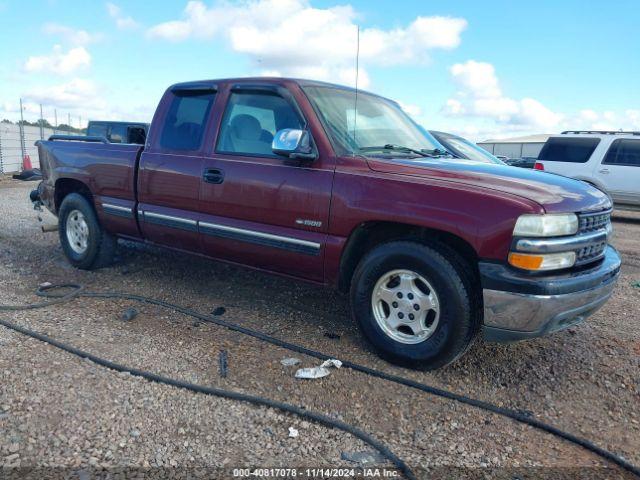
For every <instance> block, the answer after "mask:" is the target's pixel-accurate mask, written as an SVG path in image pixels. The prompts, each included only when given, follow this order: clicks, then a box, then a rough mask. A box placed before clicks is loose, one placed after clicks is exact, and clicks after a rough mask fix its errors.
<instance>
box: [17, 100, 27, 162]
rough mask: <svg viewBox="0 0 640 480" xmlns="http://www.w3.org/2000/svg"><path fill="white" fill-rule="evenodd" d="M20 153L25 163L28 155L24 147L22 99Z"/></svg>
mask: <svg viewBox="0 0 640 480" xmlns="http://www.w3.org/2000/svg"><path fill="white" fill-rule="evenodd" d="M19 130H20V151H21V153H22V160H23V161H24V157H25V155H26V152H25V145H24V115H23V113H22V98H21V99H20V128H19Z"/></svg>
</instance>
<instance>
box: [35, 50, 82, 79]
mask: <svg viewBox="0 0 640 480" xmlns="http://www.w3.org/2000/svg"><path fill="white" fill-rule="evenodd" d="M90 65H91V55H90V54H89V52H88V51H87V50H86V49H85V48H84V47H75V48H71V49H70V50H68V51H66V52H65V51H63V49H62V47H61V46H60V45H54V46H53V51H52V52H51V54H49V55H41V56H32V57H29V58H28V59H27V61H26V62H25V64H24V69H25V71H27V72H29V73H35V72H45V73H55V74H57V75H68V74H70V73H73V72H75V71H76V70H79V69H82V68H86V67H89V66H90Z"/></svg>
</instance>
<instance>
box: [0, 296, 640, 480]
mask: <svg viewBox="0 0 640 480" xmlns="http://www.w3.org/2000/svg"><path fill="white" fill-rule="evenodd" d="M62 287H65V288H73V289H74V290H73V291H72V292H71V293H67V294H61V293H54V292H52V291H51V290H54V289H59V288H62ZM36 294H37V295H39V296H41V297H46V298H50V299H51V300H50V303H48V302H41V303H39V304H31V305H25V306H24V307H20V306H12V307H9V308H6V307H2V306H0V311H2V310H5V309H10V310H21V309H25V310H26V309H31V308H43V307H47V306H49V305H55V304H59V303H63V302H68V301H71V300H73V299H74V298H78V297H88V298H118V299H124V300H133V301H137V302H142V303H147V304H151V305H156V306H160V307H164V308H168V309H171V310H174V311H176V312H179V313H182V314H183V315H187V316H190V317H194V318H197V319H199V320H201V321H203V322H208V323H213V324H215V325H219V326H222V327H225V328H228V329H229V330H232V331H235V332H239V333H242V334H245V335H248V336H251V337H253V338H257V339H259V340H262V341H265V342H268V343H271V344H272V345H276V346H278V347H282V348H285V349H287V350H290V351H293V352H297V353H301V354H304V355H308V356H310V357H315V358H318V359H320V360H328V359H330V358H334V357H332V356H330V355H327V354H324V353H322V352H318V351H315V350H311V349H309V348H306V347H303V346H301V345H297V344H294V343H289V342H286V341H284V340H280V339H278V338H275V337H272V336H270V335H267V334H264V333H262V332H259V331H256V330H252V329H250V328H246V327H243V326H241V325H237V324H235V323H230V322H226V321H224V320H222V319H220V318H218V317H213V316H209V315H205V314H202V313H199V312H197V311H195V310H192V309H189V308H186V307H182V306H180V305H175V304H172V303H169V302H165V301H163V300H157V299H154V298H150V297H145V296H142V295H135V294H129V293H119V292H87V291H84V290H83V287H82V286H81V285H76V284H65V285H59V286H57V285H51V286H47V287H41V288H39V289H38V290H37V292H36ZM342 366H343V367H346V368H350V369H352V370H355V371H358V372H362V373H365V374H367V375H370V376H372V377H375V378H380V379H382V380H387V381H389V382H393V383H397V384H400V385H404V386H407V387H410V388H414V389H416V390H420V391H422V392H425V393H429V394H432V395H436V396H438V397H442V398H446V399H449V400H454V401H456V402H460V403H463V404H465V405H470V406H472V407H476V408H480V409H482V410H485V411H488V412H491V413H495V414H497V415H501V416H503V417H507V418H510V419H512V420H515V421H517V422H520V423H523V424H526V425H529V426H531V427H533V428H537V429H538V430H542V431H544V432H547V433H550V434H552V435H555V436H556V437H558V438H562V439H563V440H566V441H568V442H570V443H573V444H575V445H578V446H580V447H582V448H584V449H586V450H588V451H589V452H591V453H594V454H596V455H598V456H599V457H601V458H603V459H605V460H607V461H609V462H611V463H614V464H616V465H618V466H619V467H621V468H622V469H624V470H626V471H628V472H630V473H633V474H634V475H636V476H637V477H639V478H640V467H637V466H635V465H633V464H632V463H630V462H628V461H627V460H625V459H624V458H622V457H621V456H619V455H616V454H615V453H613V452H610V451H608V450H605V449H604V448H601V447H599V446H597V445H595V444H594V443H593V442H591V441H589V440H586V439H584V438H581V437H578V436H576V435H573V434H571V433H568V432H565V431H564V430H561V429H559V428H557V427H555V426H553V425H550V424H548V423H545V422H542V421H540V420H537V419H535V418H531V417H529V416H527V415H523V414H522V413H520V412H517V411H515V410H511V409H508V408H502V407H499V406H497V405H494V404H492V403H489V402H485V401H483V400H478V399H474V398H470V397H467V396H465V395H462V394H459V393H455V392H450V391H448V390H443V389H440V388H437V387H433V386H431V385H426V384H424V383H420V382H416V381H414V380H411V379H409V378H405V377H401V376H398V375H393V374H390V373H386V372H383V371H380V370H375V369H373V368H370V367H367V366H365V365H360V364H358V363H353V362H350V361H348V360H343V361H342Z"/></svg>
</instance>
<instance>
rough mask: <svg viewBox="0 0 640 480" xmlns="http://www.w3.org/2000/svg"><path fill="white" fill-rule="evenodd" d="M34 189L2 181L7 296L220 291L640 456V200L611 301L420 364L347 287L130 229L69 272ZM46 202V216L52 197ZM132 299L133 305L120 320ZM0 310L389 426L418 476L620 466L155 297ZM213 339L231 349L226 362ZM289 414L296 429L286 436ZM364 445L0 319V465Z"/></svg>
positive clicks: (233, 304) (136, 357) (331, 461)
mask: <svg viewBox="0 0 640 480" xmlns="http://www.w3.org/2000/svg"><path fill="white" fill-rule="evenodd" d="M34 187H35V183H31V182H17V181H12V180H6V179H4V180H2V181H0V294H1V300H0V303H2V304H22V303H29V302H34V301H36V298H37V297H35V296H34V290H35V289H36V288H37V286H38V285H39V284H41V283H43V282H51V283H68V282H76V283H82V284H83V285H85V286H86V288H87V289H88V290H92V291H126V292H131V293H137V294H141V295H148V296H152V297H154V298H158V299H163V300H166V301H169V302H172V303H177V304H180V305H185V306H188V307H190V308H193V309H195V310H198V311H200V312H204V313H209V312H213V311H214V310H216V309H218V312H217V313H220V312H221V309H220V308H219V307H224V313H223V318H224V319H225V320H227V321H230V322H234V323H238V324H241V325H243V326H247V327H250V328H253V329H256V330H260V331H262V332H266V333H268V334H271V335H273V336H275V337H279V338H282V339H285V340H287V341H290V342H294V343H298V344H301V345H304V346H308V347H310V348H313V349H316V350H321V351H324V352H327V353H330V354H332V355H334V356H335V357H336V358H340V359H349V360H352V361H355V362H359V363H362V364H366V365H369V366H371V367H374V368H377V369H381V370H384V371H386V372H390V373H393V374H397V375H402V376H406V377H410V378H413V379H415V380H418V381H420V382H424V383H427V384H430V385H434V386H437V387H440V388H444V389H448V390H452V391H455V392H457V393H462V394H465V395H468V396H470V397H474V398H478V399H482V400H487V401H490V402H493V403H496V404H498V405H501V406H505V407H509V408H513V409H519V410H521V411H522V412H525V413H527V414H530V415H533V416H535V418H538V419H540V420H544V421H546V422H549V423H552V424H554V425H556V426H558V427H560V428H562V429H564V430H567V431H569V432H571V433H573V434H576V435H579V436H582V437H585V438H588V439H591V440H592V441H594V442H595V443H596V444H598V445H599V446H601V447H604V448H606V449H609V450H611V451H613V452H615V453H617V454H619V455H622V456H624V457H625V458H626V459H628V460H629V461H631V462H632V463H634V464H636V465H640V408H639V407H640V381H639V377H640V286H638V282H640V214H638V213H617V212H616V214H615V222H614V239H613V244H614V245H615V246H616V247H617V248H618V249H619V250H620V252H621V253H622V256H623V272H622V275H621V278H620V281H619V284H618V286H617V288H616V290H615V292H614V295H613V297H612V298H611V300H610V301H609V302H608V303H607V304H606V305H605V306H604V307H603V308H602V310H600V311H599V312H598V313H597V314H596V315H594V316H593V317H591V318H590V319H589V320H588V321H587V322H586V323H584V324H582V325H579V326H576V327H574V328H571V329H569V330H566V331H563V332H559V333H557V334H554V335H552V336H549V337H546V338H541V339H536V340H532V341H528V342H523V343H518V344H509V345H496V344H488V343H484V342H483V341H481V340H480V341H477V342H476V343H475V344H474V346H473V347H472V348H471V350H470V351H469V352H468V353H467V354H466V355H465V356H464V357H463V358H462V359H461V360H459V361H458V362H456V363H455V364H453V365H451V366H449V367H447V368H444V369H441V370H438V371H436V372H417V371H411V370H407V369H403V368H399V367H394V366H392V365H389V364H387V363H386V362H384V361H382V360H380V359H379V358H378V357H376V356H375V355H374V354H373V353H371V351H370V350H369V348H368V346H367V345H366V343H365V342H364V340H363V338H362V337H361V336H360V334H359V333H358V330H357V328H356V327H355V325H354V324H353V323H352V321H351V319H350V317H349V314H348V305H347V299H346V298H345V297H343V296H340V295H338V294H336V293H333V292H331V291H329V290H325V289H321V288H318V287H316V286H311V285H306V284H302V283H296V282H294V281H291V280H287V279H283V278H279V277H273V276H269V275H266V274H262V273H257V272H255V271H251V270H247V269H243V268H238V267H233V266H229V265H224V264H221V263H216V262H213V261H208V260H205V259H202V258H199V257H194V256H190V255H186V254H181V253H176V252H170V251H166V250H160V249H157V248H152V247H148V246H145V245H140V244H134V243H128V242H127V243H122V242H121V243H120V245H119V249H118V258H117V261H116V263H115V264H114V265H113V266H112V267H110V268H106V269H102V270H98V271H93V272H86V271H80V270H76V269H74V268H72V267H71V266H69V265H68V264H67V262H66V261H65V259H64V256H63V254H62V250H61V248H60V246H59V242H58V238H57V234H56V233H47V234H44V233H41V232H40V229H39V225H40V224H39V222H38V220H37V217H36V212H34V211H33V210H32V207H31V204H30V202H29V201H28V193H29V191H30V189H32V188H34ZM42 217H43V219H44V223H51V222H54V221H55V219H54V218H53V217H52V216H51V215H50V214H48V213H44V214H42ZM634 285H635V286H634ZM130 307H133V308H135V309H136V310H137V311H138V312H139V314H138V315H137V316H136V317H135V318H134V319H133V320H130V321H124V320H122V318H121V316H122V313H123V311H124V310H126V309H127V308H130ZM0 317H1V318H3V319H5V320H8V321H12V322H15V323H17V324H20V325H23V326H26V327H28V328H31V329H33V330H37V331H39V332H43V333H46V334H47V335H50V336H51V337H54V338H55V339H58V340H61V341H64V342H67V343H70V344H72V345H74V346H76V347H79V348H81V349H83V350H86V351H90V352H93V353H95V354H97V355H99V356H102V357H104V358H107V359H110V360H113V361H115V362H118V363H121V364H125V365H128V366H132V367H136V368H141V369H145V370H150V371H153V372H156V373H160V374H163V375H166V376H169V377H174V378H179V379H183V380H187V381H190V382H194V383H199V384H204V385H210V386H216V387H221V388H225V389H230V390H236V391H240V392H245V393H251V394H256V395H262V396H265V397H268V398H271V399H276V400H280V401H285V402H288V403H292V404H295V405H300V406H304V407H306V408H307V409H309V410H314V411H318V412H322V413H325V414H328V415H331V416H334V417H336V418H339V419H342V420H344V421H346V422H348V423H352V424H354V425H356V426H358V427H360V428H361V429H363V430H365V431H367V432H369V433H370V434H372V435H373V436H375V437H376V438H378V439H380V440H383V441H384V442H385V443H386V444H388V446H389V447H390V449H391V450H392V451H393V452H394V453H396V454H397V455H398V456H399V457H401V458H402V459H403V460H405V461H406V462H407V463H408V464H409V465H410V466H411V467H413V468H415V469H416V471H418V472H422V473H421V475H424V476H426V475H427V474H426V472H427V469H433V470H431V471H432V473H433V472H446V471H447V470H445V469H444V468H445V467H448V468H452V467H468V469H467V470H457V472H458V474H460V475H462V472H469V471H478V469H477V468H476V467H486V468H485V469H483V470H482V471H492V472H494V473H495V474H497V475H498V476H499V474H500V472H506V471H507V470H509V469H511V470H514V469H515V470H518V471H521V472H525V473H527V474H529V475H533V477H532V478H534V477H540V476H543V475H544V474H550V475H551V474H552V473H553V474H552V475H551V476H552V477H555V476H556V474H559V473H566V474H568V475H570V476H571V475H574V474H575V475H576V476H578V475H580V476H582V475H586V473H588V472H591V473H594V475H596V477H602V478H604V477H607V478H613V477H616V476H618V475H619V474H620V473H619V470H617V469H616V468H615V467H614V466H612V465H611V464H610V463H607V462H605V461H604V460H602V459H600V458H599V457H596V456H595V455H593V454H590V453H588V452H586V451H585V450H583V449H581V448H579V447H576V446H573V445H571V444H568V443H567V442H565V441H562V440H560V439H558V438H556V437H553V436H551V435H549V434H545V433H543V432H540V431H537V430H535V429H532V428H530V427H526V426H523V425H521V424H518V423H515V422H513V421H510V420H508V419H504V418H502V417H499V416H496V415H492V414H487V413H485V412H483V411H480V410H478V409H475V408H472V407H468V406H464V405H460V404H457V403H454V402H450V401H446V400H443V399H441V398H437V397H433V396H430V395H427V394H423V393H419V392H417V391H415V390H411V389H409V388H404V387H400V386H398V385H394V384H389V383H388V382H385V381H383V380H378V379H373V378H370V377H368V376H366V375H364V374H361V373H357V372H353V371H350V370H348V369H344V368H343V369H339V370H333V371H332V373H331V375H329V376H328V377H326V378H323V379H320V380H306V381H305V380H298V379H295V378H294V373H295V370H296V368H297V367H285V366H283V365H282V364H281V363H280V361H281V360H282V359H283V358H287V357H292V356H294V357H298V358H299V359H300V360H301V366H315V365H317V364H318V363H319V362H318V361H317V360H315V359H313V358H307V357H305V356H301V355H294V354H292V352H289V351H287V350H284V349H281V348H278V347H275V346H273V345H269V344H266V343H262V342H259V341H257V340H255V339H252V338H249V337H246V336H244V335H241V334H239V333H234V332H230V331H228V330H226V329H224V328H221V327H218V326H215V325H211V324H203V323H200V322H196V321H194V319H193V318H189V317H185V316H183V315H180V314H177V313H175V312H172V311H169V310H164V309H162V308H159V307H154V306H149V305H143V304H136V303H135V302H129V301H111V300H97V299H78V300H75V301H73V302H72V303H69V304H65V305H59V306H54V307H50V308H47V309H42V310H32V311H29V312H13V313H4V312H3V313H2V314H0ZM221 351H225V352H226V355H227V358H228V373H227V376H226V377H224V378H223V377H221V375H220V371H219V356H220V352H221ZM289 427H294V428H296V429H297V430H298V431H299V435H298V436H297V437H295V438H293V437H290V436H289ZM365 451H366V452H369V451H371V448H370V447H368V446H367V445H365V444H363V443H362V442H360V441H359V440H357V439H355V438H353V437H351V436H350V435H348V434H346V433H343V432H340V431H337V430H331V429H328V428H325V427H321V426H318V425H316V424H313V423H309V422H306V421H302V420H301V419H299V418H297V417H294V416H291V415H286V414H282V413H280V412H279V411H276V410H272V409H268V408H262V407H260V408H259V407H253V406H250V405H246V404H242V403H239V402H234V401H230V400H224V399H219V398H213V397H208V396H203V395H198V394H195V393H190V392H186V391H182V390H178V389H175V388H172V387H167V386H162V385H158V384H153V383H149V382H147V381H145V380H142V379H136V378H133V377H131V376H129V375H122V374H117V373H115V372H113V371H110V370H108V369H105V368H102V367H99V366H97V365H95V364H93V363H91V362H89V361H83V360H80V359H78V358H77V357H74V356H72V355H69V354H67V353H65V352H62V351H60V350H58V349H56V348H54V347H52V346H50V345H47V344H43V343H41V342H38V341H36V340H33V339H29V338H26V337H24V336H21V335H19V334H17V333H14V332H12V331H9V330H7V329H5V328H3V327H0V464H2V465H4V467H5V469H4V470H0V477H1V476H2V472H5V474H6V473H10V472H11V471H13V470H12V468H15V467H22V468H24V467H28V468H43V469H52V470H51V471H53V470H55V469H58V470H59V471H72V470H73V471H80V472H85V473H86V472H91V471H93V470H94V469H100V468H102V469H105V471H109V470H113V469H117V468H132V469H136V468H142V469H146V470H143V471H145V472H148V473H153V472H156V473H157V472H162V473H161V476H165V475H166V474H167V472H168V471H169V470H167V469H174V470H173V471H176V472H177V471H179V470H180V469H181V468H184V469H196V470H197V469H204V471H206V472H208V474H209V475H214V474H219V475H221V476H231V475H230V474H229V473H228V472H229V471H230V470H225V471H223V470H217V469H219V468H225V469H232V468H235V467H243V468H244V467H312V468H315V467H337V466H341V467H354V466H359V464H357V463H354V462H351V461H349V460H346V459H344V456H345V454H348V453H353V452H365ZM360 466H361V465H360ZM157 467H163V469H160V468H157ZM490 469H492V470H490ZM519 469H520V470H519ZM216 472H217V473H216ZM224 472H226V473H224ZM523 475H524V474H523ZM457 476H458V475H454V478H455V477H457ZM80 478H82V477H80ZM86 478H88V477H86ZM505 478H511V476H509V477H505Z"/></svg>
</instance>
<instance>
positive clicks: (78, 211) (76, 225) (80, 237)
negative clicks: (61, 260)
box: [58, 193, 117, 270]
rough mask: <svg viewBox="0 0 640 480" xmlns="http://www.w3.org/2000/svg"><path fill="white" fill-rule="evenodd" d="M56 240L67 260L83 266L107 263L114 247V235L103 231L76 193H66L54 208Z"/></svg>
mask: <svg viewBox="0 0 640 480" xmlns="http://www.w3.org/2000/svg"><path fill="white" fill-rule="evenodd" d="M58 234H59V236H60V244H61V245H62V250H63V251H64V253H65V255H66V257H67V259H68V260H69V263H71V264H72V265H73V266H74V267H77V268H81V269H83V270H91V269H94V268H100V267H104V266H107V265H109V264H110V263H111V261H112V259H113V255H114V252H115V249H116V242H117V241H116V239H115V237H114V236H113V235H111V234H109V233H107V232H106V231H105V230H104V229H103V228H102V226H101V225H100V223H99V222H98V217H97V216H96V213H95V211H94V209H93V206H92V205H91V204H90V203H89V201H88V200H87V199H86V198H85V197H83V196H82V195H80V194H78V193H71V194H69V195H67V196H66V197H65V198H64V200H63V201H62V204H61V205H60V209H59V211H58Z"/></svg>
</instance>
